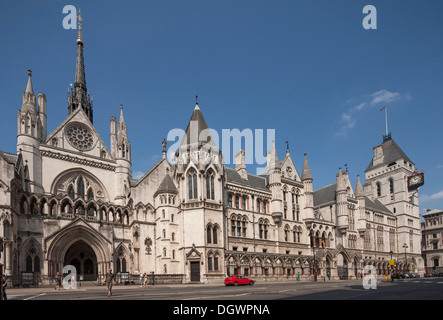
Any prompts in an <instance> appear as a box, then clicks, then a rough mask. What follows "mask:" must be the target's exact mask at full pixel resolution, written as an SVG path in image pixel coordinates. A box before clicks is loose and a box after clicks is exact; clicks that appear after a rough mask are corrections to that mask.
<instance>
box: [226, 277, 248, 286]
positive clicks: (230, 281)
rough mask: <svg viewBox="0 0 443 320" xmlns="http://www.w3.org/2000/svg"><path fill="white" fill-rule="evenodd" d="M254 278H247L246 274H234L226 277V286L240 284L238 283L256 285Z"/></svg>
mask: <svg viewBox="0 0 443 320" xmlns="http://www.w3.org/2000/svg"><path fill="white" fill-rule="evenodd" d="M254 284H255V281H254V280H253V279H249V278H246V277H244V276H238V275H236V276H232V277H227V278H225V286H238V285H250V286H252V285H254Z"/></svg>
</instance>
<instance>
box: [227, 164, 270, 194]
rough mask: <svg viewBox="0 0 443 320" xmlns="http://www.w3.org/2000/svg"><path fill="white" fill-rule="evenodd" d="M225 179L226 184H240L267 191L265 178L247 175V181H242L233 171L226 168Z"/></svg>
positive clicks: (235, 171)
mask: <svg viewBox="0 0 443 320" xmlns="http://www.w3.org/2000/svg"><path fill="white" fill-rule="evenodd" d="M226 179H227V180H228V182H233V183H238V184H242V185H245V186H248V187H252V188H259V189H264V190H267V191H269V189H268V188H267V186H266V185H267V182H266V178H265V177H260V176H255V175H252V174H249V173H248V180H244V179H242V177H241V176H240V174H239V173H238V172H237V170H235V169H231V168H226Z"/></svg>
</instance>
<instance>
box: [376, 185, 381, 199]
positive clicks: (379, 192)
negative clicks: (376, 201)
mask: <svg viewBox="0 0 443 320" xmlns="http://www.w3.org/2000/svg"><path fill="white" fill-rule="evenodd" d="M380 196H381V184H380V182H377V197H380Z"/></svg>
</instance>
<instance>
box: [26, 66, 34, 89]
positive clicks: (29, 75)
mask: <svg viewBox="0 0 443 320" xmlns="http://www.w3.org/2000/svg"><path fill="white" fill-rule="evenodd" d="M31 77H32V71H31V70H28V84H27V86H26V91H25V92H28V93H32V94H34V89H33V88H32V81H31Z"/></svg>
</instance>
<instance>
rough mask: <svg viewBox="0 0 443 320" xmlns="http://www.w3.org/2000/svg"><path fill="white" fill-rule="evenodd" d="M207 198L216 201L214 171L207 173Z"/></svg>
mask: <svg viewBox="0 0 443 320" xmlns="http://www.w3.org/2000/svg"><path fill="white" fill-rule="evenodd" d="M206 198H207V199H211V200H215V191H214V172H213V171H212V170H209V171H208V172H207V173H206Z"/></svg>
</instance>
